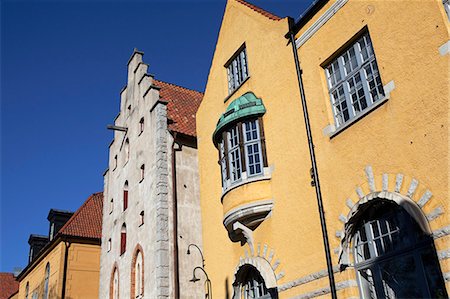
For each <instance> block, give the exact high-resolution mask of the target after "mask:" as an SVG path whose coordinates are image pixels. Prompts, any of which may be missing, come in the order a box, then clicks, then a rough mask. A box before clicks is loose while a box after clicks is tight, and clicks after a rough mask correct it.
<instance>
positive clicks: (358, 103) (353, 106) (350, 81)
mask: <svg viewBox="0 0 450 299" xmlns="http://www.w3.org/2000/svg"><path fill="white" fill-rule="evenodd" d="M352 53H353V54H354V56H353V55H351V54H352ZM364 56H366V57H364ZM352 58H354V59H352ZM369 69H370V73H369V71H368V70H369ZM325 75H326V78H327V83H328V91H329V96H330V101H331V106H332V110H333V117H334V121H335V126H336V128H339V127H342V126H344V125H346V124H347V123H349V122H351V121H352V120H353V119H354V118H356V117H358V116H359V115H362V114H364V113H366V112H367V111H370V107H371V106H372V105H374V104H375V103H377V102H379V101H380V100H381V99H383V98H384V97H385V92H384V89H383V84H382V80H381V76H380V73H379V69H378V65H377V61H376V57H375V52H374V50H373V45H372V42H371V39H370V36H369V33H368V32H367V31H366V32H364V33H363V34H362V35H361V36H359V37H358V39H357V40H356V41H355V42H353V43H352V44H351V45H350V46H348V47H347V48H345V49H344V50H343V51H342V52H341V53H340V54H339V56H338V57H337V58H335V59H333V60H332V61H331V62H330V63H328V64H327V65H326V66H325ZM357 78H359V79H360V80H359V81H358V80H357ZM372 82H373V83H372ZM371 84H372V86H370V85H371ZM352 85H353V87H352ZM355 99H356V100H355ZM361 99H364V101H362V100H361ZM364 103H365V105H362V104H364ZM363 106H365V107H363ZM345 110H346V112H347V114H345Z"/></svg>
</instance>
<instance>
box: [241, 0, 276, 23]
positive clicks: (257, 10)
mask: <svg viewBox="0 0 450 299" xmlns="http://www.w3.org/2000/svg"><path fill="white" fill-rule="evenodd" d="M236 1H237V2H239V3H241V4H244V5H245V6H247V7H250V8H251V9H253V10H254V11H256V12H259V13H260V14H262V15H263V16H265V17H268V18H269V19H271V20H275V21H279V20H281V18H280V17H279V16H276V15H274V14H273V13H270V12H268V11H266V10H264V9H262V8H260V7H258V6H256V5H253V4H251V3H248V2H246V1H244V0H236Z"/></svg>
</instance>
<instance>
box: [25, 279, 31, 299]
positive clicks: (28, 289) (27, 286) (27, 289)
mask: <svg viewBox="0 0 450 299" xmlns="http://www.w3.org/2000/svg"><path fill="white" fill-rule="evenodd" d="M29 292H30V283H29V282H28V281H27V285H26V287H25V299H28V294H29Z"/></svg>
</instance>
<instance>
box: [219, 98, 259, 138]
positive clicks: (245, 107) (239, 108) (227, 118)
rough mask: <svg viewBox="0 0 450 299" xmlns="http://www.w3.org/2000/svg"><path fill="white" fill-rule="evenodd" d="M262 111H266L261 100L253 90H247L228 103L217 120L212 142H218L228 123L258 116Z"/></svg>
mask: <svg viewBox="0 0 450 299" xmlns="http://www.w3.org/2000/svg"><path fill="white" fill-rule="evenodd" d="M264 113H266V108H265V107H264V104H263V102H262V100H261V99H258V98H257V97H256V96H255V94H254V93H253V92H247V93H246V94H244V95H242V96H240V97H239V98H237V99H235V100H234V101H233V102H231V103H230V105H228V108H227V110H226V111H225V113H223V114H222V115H221V116H220V118H219V121H218V122H217V126H216V130H215V131H214V133H213V141H214V144H217V143H218V142H219V140H220V139H221V138H220V135H221V133H222V131H223V130H224V129H225V127H226V126H227V125H228V124H230V123H235V122H237V121H239V120H241V119H243V118H248V117H252V116H253V117H256V116H260V115H263V114H264Z"/></svg>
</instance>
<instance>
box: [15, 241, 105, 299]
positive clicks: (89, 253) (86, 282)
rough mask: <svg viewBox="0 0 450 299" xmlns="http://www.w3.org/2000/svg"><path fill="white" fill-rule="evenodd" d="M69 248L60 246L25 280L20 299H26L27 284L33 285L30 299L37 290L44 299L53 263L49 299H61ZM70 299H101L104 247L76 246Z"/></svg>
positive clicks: (68, 287) (71, 263) (71, 265)
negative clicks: (66, 249) (47, 277)
mask: <svg viewBox="0 0 450 299" xmlns="http://www.w3.org/2000/svg"><path fill="white" fill-rule="evenodd" d="M64 253H65V245H64V243H63V242H59V243H58V244H57V245H56V246H55V248H54V249H53V250H52V251H50V252H49V253H48V254H47V255H46V256H45V257H44V258H43V259H42V260H41V261H40V262H39V263H38V264H37V265H36V266H35V267H34V268H33V269H32V270H31V271H30V272H29V273H28V274H27V275H26V276H25V277H23V278H22V280H21V281H20V285H19V294H18V298H19V299H23V298H25V288H26V284H27V282H29V284H30V288H29V295H28V298H30V299H31V298H32V294H33V292H34V291H35V290H37V291H38V293H39V298H42V296H43V291H44V280H45V267H46V265H47V263H50V280H49V298H51V299H58V298H61V294H62V281H63V272H64ZM68 257H69V259H68V261H69V262H68V271H67V281H66V299H91V298H92V299H94V298H98V285H99V271H100V246H99V245H87V244H78V243H72V244H71V246H70V249H69V255H68Z"/></svg>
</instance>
